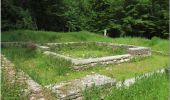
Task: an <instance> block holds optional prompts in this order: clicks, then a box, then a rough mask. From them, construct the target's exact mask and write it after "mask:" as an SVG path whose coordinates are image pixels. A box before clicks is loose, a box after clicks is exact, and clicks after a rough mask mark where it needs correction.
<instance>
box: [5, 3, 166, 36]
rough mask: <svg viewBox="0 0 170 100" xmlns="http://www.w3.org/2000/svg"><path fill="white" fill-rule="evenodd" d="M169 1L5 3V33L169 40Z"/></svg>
mask: <svg viewBox="0 0 170 100" xmlns="http://www.w3.org/2000/svg"><path fill="white" fill-rule="evenodd" d="M168 20H169V13H168V1H167V0H144V1H143V0H130V1H129V0H123V1H122V0H116V1H111V0H78V1H77V0H41V1H35V0H27V1H20V2H18V1H17V0H3V1H2V30H9V29H21V28H24V29H39V30H51V31H69V32H70V31H82V30H88V31H91V32H97V33H100V34H101V33H103V30H104V29H107V30H108V31H107V32H108V35H109V36H110V37H120V36H121V37H122V36H123V37H124V36H138V37H147V38H152V37H153V36H157V37H161V38H168V33H169V31H168V30H169V28H168V24H169V23H168Z"/></svg>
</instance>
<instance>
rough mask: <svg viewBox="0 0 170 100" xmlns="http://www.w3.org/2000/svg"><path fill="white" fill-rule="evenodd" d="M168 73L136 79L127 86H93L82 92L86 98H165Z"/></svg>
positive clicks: (158, 99) (157, 99) (122, 99)
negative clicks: (132, 83)
mask: <svg viewBox="0 0 170 100" xmlns="http://www.w3.org/2000/svg"><path fill="white" fill-rule="evenodd" d="M168 85H169V78H168V74H167V73H164V74H154V75H153V76H151V77H149V78H143V79H141V80H138V81H137V82H136V83H135V84H134V85H132V86H130V87H129V88H126V87H121V88H115V87H112V88H110V89H103V88H98V87H95V86H94V87H93V88H91V89H88V90H85V91H84V92H83V94H84V97H85V99H87V100H100V99H101V98H103V99H104V100H167V99H168V90H169V89H168V88H167V87H168Z"/></svg>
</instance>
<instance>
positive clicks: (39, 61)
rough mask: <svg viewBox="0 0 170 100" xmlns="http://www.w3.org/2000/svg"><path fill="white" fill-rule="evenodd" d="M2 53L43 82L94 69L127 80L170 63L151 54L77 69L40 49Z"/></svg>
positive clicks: (45, 83) (13, 49)
mask: <svg viewBox="0 0 170 100" xmlns="http://www.w3.org/2000/svg"><path fill="white" fill-rule="evenodd" d="M2 53H3V54H4V55H6V56H7V58H9V59H10V60H11V61H12V62H13V63H14V64H15V65H16V66H17V67H18V68H20V69H22V70H24V72H26V73H27V74H29V75H30V76H31V77H32V78H33V79H34V80H36V81H37V82H38V83H40V84H41V85H48V84H51V83H58V82H61V81H67V80H72V79H76V78H80V77H83V76H85V75H88V74H92V73H99V74H103V75H107V76H109V77H112V78H116V79H118V80H123V79H125V78H129V77H134V76H136V75H140V74H142V73H145V72H150V71H153V70H157V69H160V68H163V67H166V66H167V64H168V57H167V56H162V55H158V54H153V55H152V56H151V57H147V58H143V59H137V60H133V61H132V62H128V63H122V64H118V65H113V64H110V65H97V66H96V67H94V68H89V69H87V70H82V71H78V72H77V71H73V70H71V68H70V67H71V64H70V62H68V61H65V60H63V59H60V58H53V57H50V56H45V55H43V54H42V53H41V52H39V51H38V50H31V49H29V48H15V47H11V48H2Z"/></svg>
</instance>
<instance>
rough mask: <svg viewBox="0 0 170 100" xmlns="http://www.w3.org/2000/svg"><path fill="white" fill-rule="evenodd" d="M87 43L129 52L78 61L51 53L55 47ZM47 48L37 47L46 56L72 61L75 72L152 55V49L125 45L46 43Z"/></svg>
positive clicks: (79, 43) (77, 43) (80, 43)
mask: <svg viewBox="0 0 170 100" xmlns="http://www.w3.org/2000/svg"><path fill="white" fill-rule="evenodd" d="M87 43H95V44H96V45H98V46H108V47H110V48H115V47H120V48H125V49H126V50H127V52H128V53H127V54H122V55H116V56H105V57H98V58H88V59H76V58H72V57H68V56H65V55H61V54H58V53H55V52H52V51H50V47H54V46H56V47H57V46H60V47H61V46H62V45H84V44H87ZM44 45H45V46H40V45H37V47H38V48H40V49H41V50H43V51H44V54H46V55H53V56H56V57H60V58H63V59H66V60H69V61H71V63H72V68H73V69H74V70H81V69H85V68H88V67H93V66H95V65H96V64H117V63H122V62H127V61H129V60H131V59H132V58H136V57H139V56H140V57H145V56H150V55H151V49H150V48H148V47H140V46H134V45H125V44H113V43H107V42H68V43H46V44H44Z"/></svg>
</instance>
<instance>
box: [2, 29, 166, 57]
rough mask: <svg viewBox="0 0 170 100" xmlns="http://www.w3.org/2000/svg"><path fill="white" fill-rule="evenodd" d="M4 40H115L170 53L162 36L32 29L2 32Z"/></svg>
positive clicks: (39, 41) (37, 41)
mask: <svg viewBox="0 0 170 100" xmlns="http://www.w3.org/2000/svg"><path fill="white" fill-rule="evenodd" d="M1 36H2V41H3V42H4V41H6V42H7V41H15V42H16V41H19V42H21V41H25V42H36V43H46V42H81V41H95V42H96V41H100V42H113V43H121V44H131V45H137V46H147V47H151V48H152V50H159V51H162V52H164V53H167V54H168V53H169V52H168V51H169V47H168V45H169V42H168V40H164V39H160V38H155V37H154V38H152V39H151V40H149V39H145V38H140V37H124V38H109V37H103V36H101V35H97V34H94V33H90V32H87V31H81V32H65V33H63V32H49V31H48V32H46V31H31V30H16V31H6V32H2V34H1Z"/></svg>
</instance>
